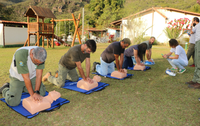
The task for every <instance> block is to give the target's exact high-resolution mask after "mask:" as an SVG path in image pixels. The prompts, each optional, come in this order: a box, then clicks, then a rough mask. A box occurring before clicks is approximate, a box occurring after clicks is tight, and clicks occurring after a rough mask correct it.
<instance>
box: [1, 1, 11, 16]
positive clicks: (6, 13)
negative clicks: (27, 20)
mask: <svg viewBox="0 0 200 126" xmlns="http://www.w3.org/2000/svg"><path fill="white" fill-rule="evenodd" d="M11 13H13V9H12V8H7V7H6V6H5V5H3V4H1V3H0V19H2V20H10V19H11V16H10V15H11Z"/></svg>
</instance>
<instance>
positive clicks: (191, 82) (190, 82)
mask: <svg viewBox="0 0 200 126" xmlns="http://www.w3.org/2000/svg"><path fill="white" fill-rule="evenodd" d="M185 84H196V82H193V81H189V82H185Z"/></svg>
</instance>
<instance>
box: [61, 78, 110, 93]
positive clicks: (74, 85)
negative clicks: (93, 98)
mask: <svg viewBox="0 0 200 126" xmlns="http://www.w3.org/2000/svg"><path fill="white" fill-rule="evenodd" d="M81 79H82V78H79V80H81ZM79 80H78V81H79ZM108 85H109V84H106V83H103V82H98V87H96V88H93V89H91V90H89V91H87V90H84V89H80V88H78V87H77V82H72V81H70V80H67V81H66V82H65V86H63V87H62V88H65V89H69V90H73V91H78V92H81V93H84V94H90V93H92V92H96V91H100V90H103V89H104V88H105V87H106V86H108Z"/></svg>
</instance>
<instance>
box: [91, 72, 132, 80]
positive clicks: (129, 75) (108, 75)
mask: <svg viewBox="0 0 200 126" xmlns="http://www.w3.org/2000/svg"><path fill="white" fill-rule="evenodd" d="M92 74H96V75H100V76H103V77H108V78H113V79H118V80H124V79H125V78H129V77H132V76H133V74H128V73H127V76H126V77H124V78H122V79H120V78H116V77H112V76H111V74H107V75H106V76H104V75H101V74H99V73H98V72H95V73H92Z"/></svg>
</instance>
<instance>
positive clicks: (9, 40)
mask: <svg viewBox="0 0 200 126" xmlns="http://www.w3.org/2000/svg"><path fill="white" fill-rule="evenodd" d="M4 35H5V45H15V44H24V43H25V42H26V40H27V38H28V32H27V28H21V27H8V26H5V27H4ZM30 43H35V36H33V35H32V36H31V37H30Z"/></svg>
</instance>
